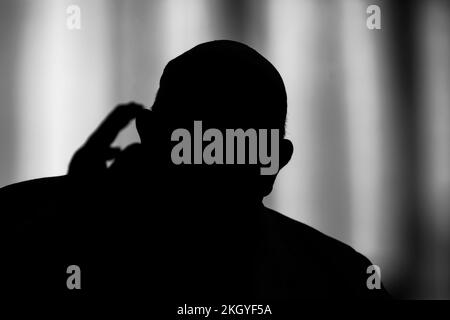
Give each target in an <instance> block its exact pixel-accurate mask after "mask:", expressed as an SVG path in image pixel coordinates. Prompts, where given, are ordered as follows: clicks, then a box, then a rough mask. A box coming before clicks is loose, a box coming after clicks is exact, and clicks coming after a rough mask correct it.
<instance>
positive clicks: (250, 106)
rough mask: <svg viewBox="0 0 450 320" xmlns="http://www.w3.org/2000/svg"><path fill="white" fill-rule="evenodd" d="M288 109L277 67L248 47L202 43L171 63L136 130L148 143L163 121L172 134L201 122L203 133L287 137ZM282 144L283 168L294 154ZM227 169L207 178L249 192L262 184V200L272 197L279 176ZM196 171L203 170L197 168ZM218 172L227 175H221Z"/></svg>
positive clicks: (220, 43) (138, 121)
mask: <svg viewBox="0 0 450 320" xmlns="http://www.w3.org/2000/svg"><path fill="white" fill-rule="evenodd" d="M286 110H287V97H286V91H285V87H284V83H283V80H282V78H281V76H280V74H279V73H278V71H277V70H276V69H275V67H274V66H273V65H272V64H271V63H270V62H269V61H268V60H266V59H265V58H264V57H263V56H262V55H260V54H259V53H258V52H256V51H255V50H254V49H252V48H250V47H248V46H247V45H244V44H242V43H239V42H235V41H228V40H219V41H212V42H207V43H203V44H200V45H198V46H196V47H194V48H192V49H191V50H189V51H187V52H185V53H183V54H182V55H180V56H178V57H177V58H175V59H173V60H172V61H170V62H169V63H168V64H167V66H166V67H165V69H164V73H163V75H162V77H161V80H160V87H159V90H158V93H157V96H156V99H155V102H154V105H153V107H152V111H148V110H147V112H145V115H144V116H142V117H138V119H137V127H138V131H139V134H140V136H141V140H142V143H143V144H145V143H146V141H149V140H151V141H153V139H150V138H149V136H150V135H152V134H155V133H154V130H152V129H151V128H150V127H151V126H155V123H157V125H161V123H164V124H165V126H166V127H167V128H168V130H169V132H171V131H173V130H174V129H176V128H192V127H193V122H194V120H201V121H202V123H203V130H206V129H207V128H218V129H222V130H225V129H228V128H229V129H237V128H242V129H244V130H246V129H249V128H254V129H260V128H261V129H262V128H265V129H278V130H279V132H280V137H281V138H282V137H284V134H285V121H286ZM150 118H153V119H150ZM155 118H157V119H158V120H157V121H155V120H154V119H155ZM166 139H167V136H166ZM169 139H170V138H169ZM279 146H280V155H279V160H280V168H281V167H282V166H284V165H285V164H287V162H288V161H289V159H290V157H291V155H292V144H291V143H290V141H288V140H286V139H281V141H280V143H279ZM223 167H226V168H215V170H216V171H214V174H212V175H211V171H209V172H208V174H207V176H208V177H211V176H213V177H214V181H215V182H216V183H217V184H218V183H222V184H224V181H225V180H226V181H227V182H229V183H233V184H234V185H245V186H246V188H248V187H249V184H248V183H251V184H252V186H257V189H259V191H258V192H257V193H258V195H259V197H261V198H262V196H265V195H267V194H268V193H270V191H271V188H272V185H273V182H274V180H275V177H276V175H273V176H260V175H259V171H255V170H253V171H252V170H250V169H249V168H248V167H247V168H244V169H243V168H242V166H241V167H240V168H239V169H238V168H236V167H234V168H233V169H232V171H230V170H231V169H230V168H229V167H227V166H223ZM189 169H192V168H189ZM197 169H199V166H197V167H196V168H195V169H193V170H197ZM203 169H206V168H204V166H202V168H201V170H203ZM247 169H248V170H247ZM206 170H210V169H206ZM236 170H237V171H236ZM219 172H222V173H223V172H226V174H223V175H222V176H221V175H220V174H219ZM230 172H233V173H234V174H233V173H231V175H230ZM219 176H221V178H218V177H219ZM225 177H226V178H225ZM198 178H199V175H198V172H197V173H196V180H198ZM231 180H232V182H231ZM219 181H220V182H219ZM210 182H211V181H210ZM225 184H227V183H226V182H225ZM253 189H255V188H253Z"/></svg>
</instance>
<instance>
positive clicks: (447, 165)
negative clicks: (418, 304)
mask: <svg viewBox="0 0 450 320" xmlns="http://www.w3.org/2000/svg"><path fill="white" fill-rule="evenodd" d="M421 8H422V10H421V12H423V13H424V16H423V19H422V20H421V24H420V28H418V30H419V31H420V34H419V35H418V37H417V38H418V39H420V40H419V41H420V42H419V45H418V47H419V48H421V52H420V58H421V64H420V70H421V72H422V73H421V75H420V76H421V77H420V88H422V89H423V92H422V95H421V101H420V103H421V104H420V105H421V119H423V122H422V126H421V129H422V133H423V135H422V138H423V139H422V141H421V147H422V152H421V157H422V163H423V164H424V172H423V180H422V190H423V192H424V198H425V199H424V200H425V212H424V213H425V214H427V217H426V218H425V219H423V222H424V223H423V225H422V227H423V228H424V235H425V239H424V240H425V241H426V243H425V246H426V247H427V248H429V249H428V250H426V253H425V254H426V257H425V259H426V261H427V262H428V263H427V264H426V266H427V270H424V272H423V274H424V275H425V278H424V285H425V286H426V287H425V288H424V289H425V290H427V292H426V296H427V297H428V298H435V299H449V297H450V286H449V283H450V282H449V280H450V276H449V270H450V253H449V252H450V237H449V233H448V232H449V230H450V90H449V89H450V61H449V57H450V38H449V30H450V22H449V14H450V6H449V5H448V3H445V2H444V1H430V2H427V3H426V5H424V6H423V7H421Z"/></svg>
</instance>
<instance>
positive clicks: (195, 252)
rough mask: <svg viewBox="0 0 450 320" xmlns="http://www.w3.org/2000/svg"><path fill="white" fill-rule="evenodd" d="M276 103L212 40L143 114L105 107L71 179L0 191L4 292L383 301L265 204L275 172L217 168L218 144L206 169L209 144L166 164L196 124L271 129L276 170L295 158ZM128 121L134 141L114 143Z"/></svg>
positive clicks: (341, 254) (324, 245)
mask: <svg viewBox="0 0 450 320" xmlns="http://www.w3.org/2000/svg"><path fill="white" fill-rule="evenodd" d="M286 100H287V99H286V92H285V87H284V84H283V81H282V79H281V77H280V75H279V73H278V72H277V71H276V69H275V68H274V67H273V66H272V65H271V64H270V63H269V62H268V61H267V60H266V59H265V58H263V57H262V56H261V55H260V54H258V53H257V52H256V51H255V50H253V49H251V48H249V47H248V46H245V45H243V44H240V43H237V42H232V41H213V42H208V43H204V44H201V45H199V46H196V47H195V48H193V49H191V50H189V51H187V52H186V53H184V54H182V55H181V56H179V57H177V58H176V59H174V60H172V61H170V62H169V64H168V65H167V66H166V68H165V70H164V73H163V75H162V77H161V81H160V87H159V90H158V93H157V96H156V99H155V102H154V105H153V107H152V109H151V110H147V109H144V108H143V107H141V106H139V105H137V104H134V103H131V104H128V105H122V106H119V107H118V108H117V109H115V110H114V111H113V112H112V113H111V114H110V115H109V116H108V117H107V118H106V120H105V121H104V122H103V123H102V124H101V125H100V127H99V128H98V129H97V131H96V132H94V134H93V135H92V136H91V137H90V138H89V139H88V141H87V142H86V144H85V145H84V146H83V147H82V148H81V149H80V150H78V151H77V152H76V154H75V155H74V157H73V159H72V161H71V164H70V166H69V172H68V175H66V176H62V177H54V178H44V179H39V180H34V181H29V182H24V183H19V184H15V185H11V186H8V187H6V188H3V189H2V190H1V193H0V196H1V200H2V205H3V210H2V212H3V215H4V216H6V217H7V219H9V223H8V224H7V225H8V229H10V230H8V238H9V239H8V247H9V248H10V249H11V250H9V252H8V254H9V255H10V256H9V257H10V259H8V262H7V266H9V270H8V272H9V277H8V279H9V280H11V283H10V285H11V286H12V287H13V288H15V289H16V291H17V292H18V293H25V292H37V293H42V292H45V293H50V294H52V293H57V294H59V293H64V294H69V295H71V294H80V295H86V296H90V297H97V296H100V295H102V296H103V295H112V296H121V295H125V296H128V295H134V294H138V295H147V294H149V295H155V294H156V295H157V296H158V297H159V298H160V299H162V300H165V299H178V300H179V301H185V300H183V299H190V300H191V301H192V300H195V301H206V300H215V299H216V300H217V299H225V298H228V299H229V298H233V299H238V298H247V299H299V298H343V297H344V298H383V297H385V296H386V293H385V291H384V289H383V288H381V289H369V288H368V286H367V283H366V282H367V279H368V277H369V276H370V274H367V268H368V266H370V265H371V263H370V262H369V261H368V260H367V259H366V258H365V257H363V256H362V255H360V254H358V253H357V252H355V251H354V250H353V249H352V248H350V247H349V246H347V245H345V244H343V243H341V242H339V241H337V240H334V239H332V238H330V237H328V236H326V235H323V234H322V233H320V232H318V231H316V230H314V229H312V228H310V227H308V226H306V225H304V224H302V223H300V222H297V221H294V220H292V219H290V218H287V217H286V216H283V215H281V214H279V213H277V212H275V211H273V210H270V209H268V208H265V207H264V206H263V205H262V199H263V197H265V196H266V195H268V194H269V193H270V192H271V190H272V185H273V183H274V180H275V178H276V174H269V175H263V174H261V167H263V165H262V164H261V163H255V162H252V163H250V162H249V161H248V160H249V158H250V154H249V153H247V154H246V155H245V159H246V160H247V162H246V163H245V164H242V163H237V161H236V162H233V163H225V162H224V161H220V160H217V159H220V157H219V156H220V155H219V154H217V152H222V151H221V150H218V149H215V150H214V151H211V150H210V154H209V156H210V157H213V158H214V159H216V162H215V163H205V159H200V158H197V159H194V158H195V157H202V155H204V154H203V149H202V148H203V147H205V146H206V145H207V144H208V143H212V142H214V141H213V140H214V139H213V138H212V137H209V142H208V141H203V145H200V146H199V145H198V144H197V145H196V146H193V147H192V150H187V149H182V150H181V149H180V150H178V152H179V154H177V155H176V156H178V157H180V158H182V159H185V160H186V161H185V162H183V163H174V161H173V152H174V147H175V145H176V144H177V143H179V141H178V142H177V141H176V140H174V136H173V133H174V131H175V130H177V129H179V128H185V129H187V130H190V132H193V131H192V130H193V127H194V123H195V121H201V125H202V130H203V131H202V132H205V131H206V130H208V129H211V128H214V129H216V130H218V131H215V132H226V130H227V129H235V130H237V129H242V130H248V129H255V130H256V132H260V131H258V130H259V129H276V130H278V132H279V138H277V140H276V143H273V141H272V143H271V144H269V146H268V150H266V151H267V155H269V154H270V152H272V155H273V154H274V152H276V148H275V146H276V145H277V146H278V147H279V152H278V153H277V156H278V158H277V161H278V162H279V163H278V166H279V168H282V167H283V166H285V165H286V164H287V163H288V162H289V160H290V158H291V155H292V152H293V147H292V144H291V142H290V141H289V140H287V139H284V138H283V137H284V125H285V120H286V110H287V101H286ZM133 119H136V125H137V130H138V132H139V135H140V138H141V143H139V144H134V145H131V146H129V147H127V148H126V149H125V150H122V151H121V150H117V149H115V148H112V147H111V143H112V142H113V141H114V139H115V137H116V136H117V134H118V133H119V131H120V130H121V129H122V128H124V127H125V126H126V125H127V124H128V123H129V122H130V121H131V120H133ZM197 123H198V122H197ZM196 134H197V136H196V137H195V135H196ZM193 135H194V137H193V138H192V139H197V140H196V141H197V142H198V139H199V138H200V139H202V140H206V139H205V136H200V137H199V136H198V132H197V133H195V132H194V133H193ZM267 138H269V135H268V136H267ZM215 139H218V138H217V136H216V137H215ZM246 139H247V140H245V141H246V143H247V144H246V150H247V151H248V150H249V148H251V147H252V146H251V145H250V144H251V143H252V140H251V139H250V138H249V137H246ZM259 139H262V137H261V136H259ZM269 140H270V139H269ZM193 143H194V142H193ZM225 144H226V143H225V141H223V144H222V145H225ZM191 145H192V144H191ZM258 147H259V148H261V145H259V146H258ZM199 148H200V149H199ZM231 150H233V152H234V153H235V154H234V157H235V158H236V157H238V156H239V154H236V153H238V152H240V151H239V146H236V145H235V146H234V149H226V148H224V150H223V152H225V153H228V155H229V153H230V152H231ZM241 151H242V150H241ZM199 152H200V153H199ZM205 152H206V151H205ZM221 156H222V159H225V157H226V155H225V154H222V155H221ZM241 156H242V155H241ZM230 159H231V158H230ZM107 160H113V163H112V165H111V166H110V167H107V165H106V161H107ZM272 160H273V161H274V160H275V158H272ZM330 214H332V213H330ZM11 226H12V227H11ZM70 265H77V266H79V267H80V270H81V289H79V290H78V291H77V290H76V289H75V290H69V289H68V288H67V283H66V280H67V278H68V276H69V274H67V272H66V271H67V267H68V266H70Z"/></svg>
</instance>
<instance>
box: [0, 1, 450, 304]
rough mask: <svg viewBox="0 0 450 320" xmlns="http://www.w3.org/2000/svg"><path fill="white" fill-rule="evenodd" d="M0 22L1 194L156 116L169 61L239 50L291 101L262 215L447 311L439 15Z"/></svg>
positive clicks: (9, 10) (447, 103)
mask: <svg viewBox="0 0 450 320" xmlns="http://www.w3.org/2000/svg"><path fill="white" fill-rule="evenodd" d="M69 5H76V6H78V7H79V8H80V10H81V11H80V12H81V16H80V17H81V20H80V21H81V29H79V30H69V29H68V28H67V25H66V20H67V17H68V13H67V12H66V10H67V8H68V6H69ZM369 5H378V6H379V7H380V8H381V29H380V30H369V29H368V28H367V26H366V19H367V18H368V16H369V15H370V14H368V13H367V12H366V10H367V8H368V6H369ZM0 18H1V19H0V35H1V38H0V41H1V42H0V43H1V51H0V67H1V69H0V70H1V78H0V85H1V86H0V103H1V107H0V185H1V186H3V185H6V184H10V183H13V182H16V181H21V180H25V179H31V178H36V177H42V176H50V175H59V174H64V173H65V172H66V168H67V164H68V161H69V159H70V157H71V155H72V153H73V151H74V150H76V148H77V147H79V146H80V145H81V144H82V143H83V141H84V140H85V139H86V137H87V136H88V135H89V134H90V133H91V132H92V130H93V129H94V128H95V127H96V125H97V124H98V123H99V122H100V121H101V120H102V118H103V117H104V116H105V115H106V114H107V112H108V111H109V110H111V109H112V108H113V106H114V105H116V104H118V103H119V102H124V101H129V100H135V101H138V102H141V103H144V104H146V105H147V106H151V104H152V102H153V99H154V96H155V93H156V90H157V88H158V81H159V77H160V75H161V73H162V70H163V68H164V66H165V64H166V63H167V62H168V61H169V60H170V59H172V58H174V57H175V56H177V55H178V54H180V53H182V52H183V51H185V50H187V49H189V48H191V47H193V46H194V45H196V44H198V43H201V42H205V41H209V40H214V39H234V40H238V41H242V42H245V43H247V44H249V45H250V46H252V47H254V48H255V49H256V50H258V51H259V52H261V53H262V54H263V55H264V56H266V57H267V58H268V59H269V60H270V61H271V62H272V63H273V64H274V65H275V66H276V67H277V68H278V70H279V71H280V73H281V75H282V76H283V79H284V81H285V84H286V87H287V92H288V103H289V107H288V108H289V109H288V124H287V136H288V138H290V139H291V140H292V141H293V143H294V148H295V150H294V157H293V159H292V161H291V163H290V164H289V165H288V166H287V167H286V168H285V169H283V170H282V171H281V173H280V174H279V177H278V179H277V182H276V186H275V188H274V192H273V193H272V195H271V196H270V197H268V198H267V199H265V202H266V204H267V205H268V206H270V207H273V208H275V209H276V210H279V211H281V212H282V213H284V214H286V215H288V216H290V217H292V218H294V219H297V220H299V221H302V222H304V223H307V224H309V225H311V226H313V227H315V228H317V229H318V230H320V231H323V232H324V233H326V234H329V235H331V236H333V237H336V238H337V239H340V240H342V241H344V242H346V243H348V244H350V245H352V246H353V247H354V248H356V249H357V250H358V251H360V252H362V253H364V254H365V255H367V256H368V257H369V258H370V259H371V260H372V261H373V263H375V264H377V265H379V266H380V267H381V275H382V280H383V281H384V282H385V284H386V286H387V287H388V289H389V290H390V291H391V292H392V293H393V294H394V295H397V296H399V297H413V298H450V279H449V270H450V261H449V258H450V253H449V252H450V250H449V249H450V248H449V244H450V239H449V232H450V222H449V221H450V218H449V215H450V200H449V198H450V197H449V196H450V90H449V89H450V63H449V61H450V60H449V56H450V4H449V3H448V2H447V1H437V0H432V1H423V2H414V1H408V2H405V1H382V0H374V1H366V0H320V1H317V0H245V1H244V0H243V1H235V0H154V1H118V0H115V1H113V0H70V1H69V0H41V1H32V0H9V1H2V2H0ZM137 139H138V138H137V135H136V134H135V133H134V131H133V128H131V129H129V130H126V131H125V132H123V133H122V134H121V135H120V137H119V138H118V141H117V144H119V145H122V146H123V145H126V144H127V143H129V142H131V141H135V140H137Z"/></svg>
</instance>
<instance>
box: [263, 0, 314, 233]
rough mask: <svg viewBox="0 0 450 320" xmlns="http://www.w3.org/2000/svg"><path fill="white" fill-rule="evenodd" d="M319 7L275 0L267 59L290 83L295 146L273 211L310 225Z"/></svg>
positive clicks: (271, 6)
mask: <svg viewBox="0 0 450 320" xmlns="http://www.w3.org/2000/svg"><path fill="white" fill-rule="evenodd" d="M314 5H315V4H314V3H313V1H296V0H281V1H280V0H270V1H269V2H268V7H267V10H268V13H267V14H268V20H267V23H268V27H267V30H268V35H267V58H268V59H269V60H270V61H271V62H272V63H273V64H274V66H275V67H276V68H277V69H278V71H279V72H280V74H281V76H282V77H283V80H284V82H285V85H286V90H287V95H288V114H287V130H286V134H287V138H289V139H291V140H292V142H293V144H294V155H293V158H292V160H291V162H290V163H289V164H288V166H287V167H286V168H284V169H283V170H282V171H281V172H280V174H279V176H278V178H277V181H276V184H275V186H274V192H273V193H272V195H271V197H272V199H271V201H272V203H273V207H274V209H276V210H278V211H280V212H282V213H283V214H286V215H288V216H290V217H292V218H294V219H297V220H300V221H302V222H305V223H308V224H314V222H315V212H314V210H315V206H314V201H313V199H314V195H313V188H312V186H313V181H314V174H315V169H316V168H315V167H314V158H313V156H312V155H313V154H314V152H313V150H314V137H313V136H312V128H311V122H312V121H311V118H312V99H313V90H314V86H315V83H314V81H315V73H314V71H315V70H314V65H313V63H312V61H313V60H314V55H315V52H314V49H315V48H316V47H317V43H316V42H317V41H319V40H318V39H316V38H315V37H314V35H315V33H314V27H315V26H316V20H315V18H316V14H317V12H316V11H315V10H314Z"/></svg>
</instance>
